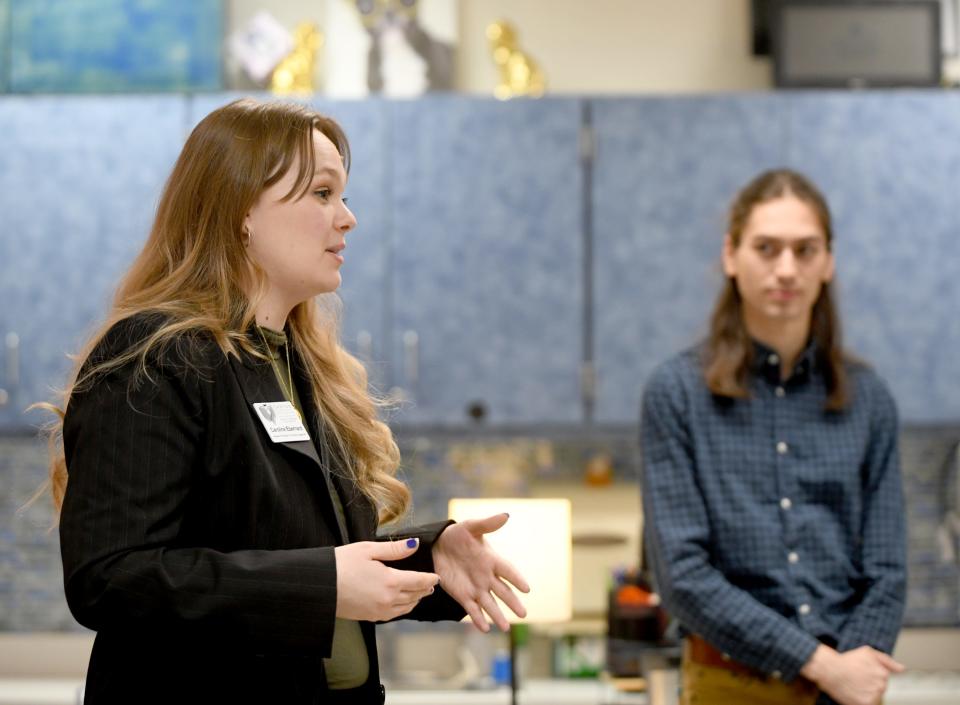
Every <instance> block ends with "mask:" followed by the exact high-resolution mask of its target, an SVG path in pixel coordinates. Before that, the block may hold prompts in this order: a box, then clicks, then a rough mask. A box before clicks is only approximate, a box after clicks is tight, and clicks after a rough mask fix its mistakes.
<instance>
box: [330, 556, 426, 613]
mask: <svg viewBox="0 0 960 705" xmlns="http://www.w3.org/2000/svg"><path fill="white" fill-rule="evenodd" d="M419 546H420V541H419V540H418V539H403V540H401V541H358V542H357V543H349V544H347V545H346V546H337V548H336V549H334V555H335V556H336V561H337V616H338V617H340V618H341V619H356V620H364V621H369V622H382V621H387V620H390V619H395V618H396V617H399V616H400V615H403V614H406V613H407V612H409V611H410V610H412V609H413V608H414V607H416V606H417V603H418V602H419V601H420V600H421V599H423V598H424V597H426V596H427V595H429V594H431V593H432V592H433V588H434V586H435V585H436V584H437V583H438V582H439V581H440V578H439V576H437V574H436V573H421V572H418V571H413V570H397V569H396V568H390V567H388V566H385V565H384V564H383V563H382V562H381V561H398V560H400V559H401V558H407V557H409V556H412V555H413V554H414V553H415V552H416V550H417V548H419Z"/></svg>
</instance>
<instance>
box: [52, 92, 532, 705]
mask: <svg viewBox="0 0 960 705" xmlns="http://www.w3.org/2000/svg"><path fill="white" fill-rule="evenodd" d="M348 168H349V147H348V143H347V140H346V137H345V135H344V133H343V131H342V130H341V129H340V127H339V126H338V125H337V124H336V123H335V122H334V121H333V120H331V119H330V118H328V117H325V116H322V115H320V114H318V113H316V112H314V111H312V110H310V109H308V108H306V107H303V106H297V105H290V104H282V103H256V102H254V101H251V100H240V101H236V102H234V103H231V104H229V105H227V106H225V107H223V108H220V109H218V110H215V111H214V112H213V113H211V114H210V115H209V116H207V117H206V118H205V119H204V120H203V121H201V122H200V123H199V124H198V125H197V127H196V128H195V129H194V131H193V132H192V134H191V135H190V137H189V138H188V139H187V142H186V144H185V146H184V148H183V151H182V153H181V154H180V157H179V159H178V160H177V162H176V164H175V166H174V168H173V172H172V174H171V176H170V178H169V180H168V181H167V184H166V186H165V188H164V191H163V195H162V197H161V199H160V203H159V206H158V209H157V214H156V219H155V222H154V224H153V228H152V230H151V233H150V236H149V239H148V240H147V243H146V245H145V246H144V248H143V251H142V252H141V253H140V255H139V256H138V257H137V259H136V260H135V262H134V263H133V265H132V267H131V268H130V270H129V272H128V273H127V274H126V276H125V277H124V279H123V281H122V282H121V284H120V286H119V288H118V290H117V293H116V297H115V299H114V302H113V306H112V308H111V310H110V312H109V314H108V316H107V319H106V321H105V323H104V324H103V326H102V327H101V329H100V330H99V331H98V332H97V333H96V334H95V335H94V336H93V337H92V339H91V340H90V341H89V343H88V344H87V346H86V348H85V350H84V351H83V352H82V354H81V355H80V357H79V360H80V362H79V364H78V366H77V369H76V370H75V372H74V375H73V379H72V381H71V384H70V385H69V387H68V389H67V391H66V394H65V398H64V404H63V407H64V409H63V411H62V412H61V414H60V418H61V422H60V424H59V425H58V427H57V428H55V429H54V431H53V439H54V441H55V442H54V444H53V448H54V450H53V458H52V462H51V484H52V489H53V495H54V502H55V504H56V506H57V508H58V509H59V510H60V540H61V551H62V557H63V568H64V585H65V591H66V596H67V602H68V604H69V606H70V609H71V611H72V613H73V614H74V616H75V617H76V619H77V620H78V621H79V622H80V623H81V624H83V625H84V626H87V627H89V628H90V629H93V630H95V631H96V632H97V637H96V640H95V643H94V647H93V653H92V655H91V660H90V666H89V670H88V674H87V685H86V702H87V703H88V704H90V705H98V704H99V703H129V702H138V703H144V702H178V703H182V702H201V701H203V702H230V703H241V702H260V703H262V702H283V703H345V702H350V703H361V704H362V703H382V702H383V698H384V695H383V688H382V686H381V685H380V681H379V676H378V669H377V654H376V641H375V638H374V630H373V623H374V622H378V621H385V620H390V619H395V618H399V617H410V618H415V619H426V620H437V619H460V618H461V617H463V615H464V613H466V614H469V616H470V617H471V618H472V619H473V621H474V622H475V624H476V625H477V626H478V628H480V629H482V630H484V631H486V630H487V629H488V627H487V623H486V616H485V615H484V613H486V615H487V616H489V617H490V618H491V619H492V620H493V621H494V622H495V623H496V624H497V625H498V626H500V627H501V628H504V629H505V628H507V622H506V619H505V618H504V616H503V614H502V613H501V611H500V610H499V609H498V607H497V605H496V603H495V601H494V599H493V596H494V595H496V596H497V597H499V598H501V599H502V600H503V601H504V602H505V604H506V605H507V606H508V607H509V608H510V609H512V610H513V611H514V612H516V613H518V614H520V615H521V616H522V615H523V614H524V609H523V606H522V605H521V604H520V602H519V600H518V599H517V596H516V594H515V593H514V591H513V589H511V587H510V585H509V584H508V583H510V584H512V585H513V586H515V587H516V588H517V589H519V590H522V591H526V590H527V589H528V587H527V585H526V583H525V581H524V579H523V578H522V576H521V575H520V574H519V573H517V571H516V570H515V569H514V568H512V567H511V566H510V565H509V564H507V563H506V562H505V561H503V560H502V559H501V558H500V557H499V556H497V555H496V554H495V553H494V552H492V551H491V550H490V549H489V548H488V547H487V545H486V544H485V542H484V540H483V534H484V533H489V532H490V531H495V530H496V529H498V528H499V527H500V526H502V525H503V523H504V522H505V521H506V516H505V515H497V516H494V517H490V518H489V519H486V520H483V521H476V522H463V523H461V524H453V523H451V522H442V523H439V524H435V525H431V526H424V527H418V528H416V529H413V530H407V531H404V532H403V533H402V534H399V535H394V536H392V537H391V539H392V540H389V541H377V540H376V539H377V537H376V531H377V527H378V526H379V525H380V524H381V523H384V522H389V521H391V520H394V519H397V518H399V517H400V516H401V515H402V514H403V513H404V511H405V510H406V508H407V505H408V503H409V499H410V495H409V491H408V490H407V488H406V486H405V485H404V484H403V483H402V482H401V481H400V480H398V479H397V478H396V477H395V473H396V469H397V466H398V462H399V454H398V451H397V447H396V444H395V443H394V441H393V438H392V435H391V433H390V430H389V428H388V427H387V426H386V425H385V424H383V423H382V422H381V421H380V420H379V419H378V415H377V405H376V402H375V400H374V399H372V398H371V396H370V394H369V393H368V391H367V380H366V375H365V372H364V369H363V367H362V366H361V365H360V364H359V362H358V361H357V360H356V359H354V358H353V357H352V356H350V355H349V354H348V353H347V352H346V351H345V350H344V349H343V348H342V347H341V345H340V343H339V340H338V327H337V315H336V311H337V309H336V306H335V305H332V304H331V302H330V301H327V299H332V298H333V294H332V292H334V291H335V290H336V289H337V287H338V286H339V285H340V267H341V265H342V264H343V262H344V248H345V247H346V244H347V235H348V233H349V232H350V230H351V229H352V228H353V227H354V226H355V225H356V219H355V218H354V216H353V214H352V213H351V212H350V210H349V209H348V208H347V206H346V199H345V198H344V189H345V187H346V181H347V171H348ZM324 295H326V296H324ZM334 302H335V300H334ZM60 441H62V443H61V442H60Z"/></svg>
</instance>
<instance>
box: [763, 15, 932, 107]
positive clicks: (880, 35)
mask: <svg viewBox="0 0 960 705" xmlns="http://www.w3.org/2000/svg"><path fill="white" fill-rule="evenodd" d="M773 50H774V51H773V56H774V73H775V80H776V85H777V86H778V87H782V88H805V87H848V88H868V87H890V86H936V85H939V83H940V73H941V61H942V58H941V50H940V3H939V1H938V0H900V1H899V2H898V1H897V0H850V1H844V0H780V1H779V2H777V3H776V4H775V6H774V42H773Z"/></svg>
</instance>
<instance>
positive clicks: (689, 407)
mask: <svg viewBox="0 0 960 705" xmlns="http://www.w3.org/2000/svg"><path fill="white" fill-rule="evenodd" d="M754 360H755V364H754V368H753V374H752V376H751V379H750V392H751V398H750V399H726V398H720V397H716V396H714V395H712V394H711V393H710V391H709V390H708V389H707V387H706V383H705V381H704V379H703V366H702V362H701V350H700V348H694V349H691V350H688V351H686V352H684V353H682V354H680V355H678V356H676V357H674V358H673V359H671V360H669V361H668V362H666V363H665V364H663V365H661V366H660V367H659V368H658V369H657V370H656V371H655V372H654V374H653V375H652V377H651V379H650V381H649V383H648V385H647V388H646V390H645V392H644V398H643V413H642V422H641V446H642V448H641V450H642V454H643V485H642V489H643V506H644V515H645V525H646V530H645V534H646V545H647V555H648V560H649V561H650V564H651V566H652V568H653V571H654V574H655V577H656V580H657V584H658V589H659V591H660V595H661V597H662V599H663V601H664V605H665V607H666V608H667V610H668V611H669V612H670V613H671V614H673V615H674V616H675V617H676V618H677V619H678V620H679V622H680V624H681V626H682V627H683V629H684V630H685V631H687V632H692V633H696V634H699V635H700V636H702V637H703V638H704V639H706V640H707V641H708V642H710V643H711V644H713V645H714V646H715V647H716V648H718V649H720V650H721V651H724V652H726V653H727V654H729V655H730V656H731V657H732V658H733V659H735V660H737V661H739V662H741V663H744V664H746V665H749V666H752V667H754V668H756V669H758V670H760V671H763V672H765V673H769V674H775V675H778V676H780V677H782V678H783V680H785V681H790V680H792V679H793V678H795V677H796V676H797V674H798V673H799V671H800V669H801V668H802V666H803V665H804V664H805V663H806V662H807V660H808V659H809V658H810V657H811V656H812V655H813V652H814V650H815V649H816V647H817V644H818V642H824V643H827V644H830V645H832V646H834V647H836V648H837V649H838V650H840V651H847V650H849V649H853V648H856V647H858V646H862V645H864V644H867V645H870V646H873V647H874V648H876V649H880V650H882V651H886V652H888V653H889V652H890V651H892V649H893V646H894V642H895V641H896V636H897V632H898V631H899V628H900V621H901V618H902V615H903V608H904V601H905V591H906V568H905V564H906V556H905V553H906V549H905V543H906V541H905V527H904V505H903V497H902V491H901V485H900V469H899V459H898V452H897V430H898V429H897V412H896V407H895V405H894V402H893V399H892V397H891V396H890V393H889V392H888V391H887V388H886V386H885V385H884V383H883V382H882V381H881V380H880V378H879V377H878V376H877V375H876V374H875V373H874V372H872V371H871V370H870V369H869V368H867V367H866V366H864V365H859V364H854V363H850V364H849V365H848V370H849V388H850V393H851V395H850V403H849V405H848V407H847V409H846V410H844V411H842V412H830V411H826V410H825V409H824V403H825V401H826V397H827V391H826V383H825V380H824V377H823V375H822V374H821V371H820V369H819V368H818V366H817V364H816V362H815V355H814V354H813V349H812V347H811V348H808V349H807V350H806V351H805V353H804V355H803V356H802V358H801V359H800V361H799V362H798V363H797V365H796V366H795V368H794V371H793V374H792V375H791V377H790V378H789V379H788V380H786V381H781V379H780V360H779V359H778V358H777V356H776V354H775V353H774V351H772V350H770V349H768V348H765V347H763V346H761V345H756V347H755V355H754Z"/></svg>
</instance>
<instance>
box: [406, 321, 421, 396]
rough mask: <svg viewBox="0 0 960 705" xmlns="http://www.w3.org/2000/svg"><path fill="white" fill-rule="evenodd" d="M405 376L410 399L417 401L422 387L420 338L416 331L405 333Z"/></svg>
mask: <svg viewBox="0 0 960 705" xmlns="http://www.w3.org/2000/svg"><path fill="white" fill-rule="evenodd" d="M403 375H404V381H405V382H406V385H407V391H408V392H409V394H410V397H411V398H412V399H416V398H417V390H418V388H419V386H420V336H419V335H417V331H415V330H408V331H404V333H403Z"/></svg>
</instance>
